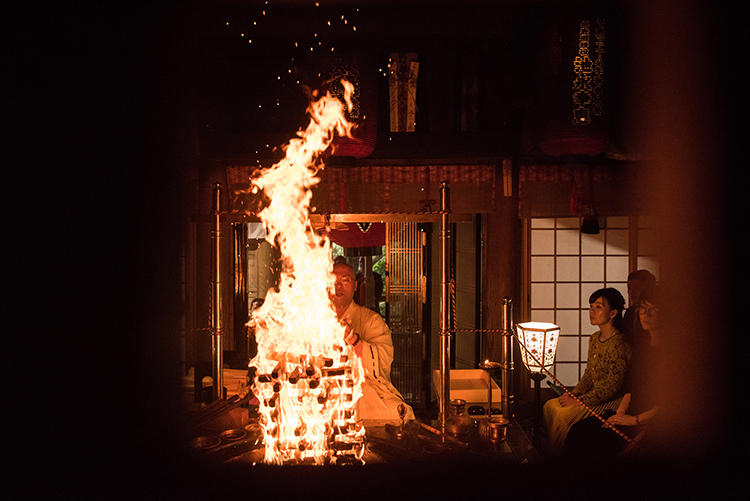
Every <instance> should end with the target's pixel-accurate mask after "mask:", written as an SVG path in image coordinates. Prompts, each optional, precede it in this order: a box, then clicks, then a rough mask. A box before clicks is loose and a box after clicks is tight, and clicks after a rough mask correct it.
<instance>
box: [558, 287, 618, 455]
mask: <svg viewBox="0 0 750 501" xmlns="http://www.w3.org/2000/svg"><path fill="white" fill-rule="evenodd" d="M589 305H590V306H589V321H590V322H591V325H594V326H597V327H598V328H599V330H597V331H596V332H595V333H594V334H592V335H591V337H590V338H589V355H588V361H587V364H586V370H585V371H584V373H583V376H582V377H581V380H580V381H579V382H578V384H577V385H576V386H575V388H573V390H572V391H571V393H573V395H575V396H576V397H577V398H578V399H579V400H580V401H581V402H583V403H584V404H585V405H586V406H588V407H591V408H592V409H593V410H594V411H595V412H597V413H601V412H603V411H604V410H605V409H613V410H614V409H615V408H617V405H618V403H619V398H620V397H621V396H622V390H623V385H624V382H625V374H626V371H627V368H628V364H629V362H630V346H629V345H628V344H627V343H626V342H625V338H624V336H623V334H622V331H621V330H620V329H621V326H622V312H623V309H624V307H625V299H624V298H623V297H622V294H620V292H619V291H618V290H617V289H613V288H611V287H608V288H605V289H599V290H597V291H595V292H594V293H593V294H591V297H589ZM589 415H590V411H589V410H588V409H587V408H586V407H584V406H582V405H581V404H580V403H579V402H578V401H577V400H576V399H574V398H573V397H571V396H570V395H568V394H567V393H565V394H563V395H562V396H560V397H559V398H553V399H550V400H548V401H547V402H546V403H545V404H544V421H545V425H546V428H547V446H548V452H549V453H551V454H556V453H558V452H560V450H561V448H562V446H563V443H564V442H565V437H566V435H567V434H568V431H569V430H570V428H571V426H573V425H574V424H575V423H577V422H578V421H580V420H581V419H584V418H586V417H587V416H589Z"/></svg>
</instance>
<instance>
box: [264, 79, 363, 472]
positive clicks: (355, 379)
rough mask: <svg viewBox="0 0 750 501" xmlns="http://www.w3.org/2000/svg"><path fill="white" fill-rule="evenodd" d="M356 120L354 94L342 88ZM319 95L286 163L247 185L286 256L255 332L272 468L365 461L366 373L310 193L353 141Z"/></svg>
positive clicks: (339, 113)
mask: <svg viewBox="0 0 750 501" xmlns="http://www.w3.org/2000/svg"><path fill="white" fill-rule="evenodd" d="M341 83H342V84H343V86H344V90H345V101H346V105H347V107H348V110H351V106H352V103H351V95H352V91H353V88H354V87H353V85H352V84H350V83H349V82H347V81H344V80H342V81H341ZM317 97H318V93H317V92H316V93H315V94H314V95H313V98H314V99H313V100H312V101H311V103H310V105H309V106H308V108H307V112H308V114H309V115H310V122H309V124H308V126H307V128H306V129H304V130H300V131H298V133H297V136H298V137H296V138H293V139H292V140H290V142H289V144H288V145H286V146H285V147H284V151H285V156H284V158H283V159H282V160H280V161H279V162H278V163H276V164H275V165H273V166H272V167H270V168H267V169H264V170H262V171H260V172H259V173H258V174H256V176H255V177H254V178H253V179H252V180H251V182H252V186H253V188H252V189H253V191H254V192H257V191H258V190H262V191H263V193H264V194H265V196H266V198H267V199H268V204H267V206H266V207H265V208H264V209H263V210H262V211H261V212H260V213H259V214H258V216H259V217H260V219H261V220H262V221H263V222H264V223H265V225H266V229H267V237H266V238H267V240H268V241H269V242H270V243H272V244H274V245H277V246H278V247H279V250H280V252H281V256H282V266H283V269H282V271H281V278H280V283H279V288H278V290H269V292H268V294H267V296H266V299H265V302H264V303H263V306H262V307H261V308H259V309H258V310H256V311H255V312H254V314H253V319H252V320H251V321H250V324H251V325H252V326H253V327H254V328H255V334H256V339H257V343H258V354H257V356H256V357H255V358H253V359H252V360H251V361H250V367H251V368H254V370H255V380H254V385H255V386H254V387H255V393H256V395H257V397H258V400H259V401H260V407H259V411H260V415H261V424H262V425H263V429H264V443H265V459H264V461H265V462H266V463H275V464H286V463H308V462H309V463H314V464H325V463H336V462H341V461H342V459H357V460H361V459H362V455H363V453H364V433H365V430H364V428H363V427H362V426H361V425H360V424H358V423H357V410H356V404H357V401H358V400H359V398H360V396H361V394H362V380H363V379H364V369H363V368H362V364H361V362H360V360H359V358H358V357H357V356H356V354H355V352H354V349H353V348H352V347H351V346H349V345H347V344H345V343H344V327H343V326H342V325H341V324H340V323H339V321H338V319H337V317H336V313H335V310H334V309H333V306H332V304H331V302H330V299H329V296H328V293H329V291H332V290H333V287H334V275H333V272H332V269H333V261H332V258H331V242H330V240H329V239H328V237H327V236H325V235H323V236H321V235H319V234H317V233H316V232H315V231H314V230H313V227H312V225H311V222H310V218H309V207H310V201H311V198H312V191H311V187H312V186H314V185H315V184H316V183H317V182H318V181H319V178H318V177H317V175H318V173H319V171H320V170H321V169H323V168H324V165H323V162H322V160H321V158H320V156H321V154H322V153H323V152H324V151H325V150H326V149H327V148H328V147H329V146H330V144H331V142H332V141H333V138H334V134H339V135H346V136H351V128H352V124H351V123H349V122H348V121H347V120H346V118H345V108H344V104H343V103H342V102H341V101H340V100H339V99H337V98H335V97H332V96H331V95H330V93H326V94H325V95H324V96H323V97H320V98H318V99H316V98H317Z"/></svg>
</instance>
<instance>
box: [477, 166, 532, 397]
mask: <svg viewBox="0 0 750 501" xmlns="http://www.w3.org/2000/svg"><path fill="white" fill-rule="evenodd" d="M503 163H504V165H505V169H506V172H508V169H511V168H512V171H511V172H512V175H511V176H507V175H506V176H503V172H502V170H503V166H502V165H499V166H498V175H497V176H496V177H495V179H496V180H497V181H496V182H497V183H498V186H497V187H496V188H497V189H496V190H495V193H497V194H498V195H497V196H498V198H497V200H496V204H495V206H496V209H495V212H493V213H488V214H482V241H481V245H482V323H483V328H484V329H498V330H499V329H501V328H502V325H501V310H500V307H501V303H502V299H503V297H505V296H507V297H510V298H511V299H512V301H513V305H514V309H515V311H514V312H513V319H514V321H517V320H518V319H519V316H520V315H521V314H522V312H521V311H519V309H520V305H521V291H522V290H523V288H522V287H521V285H522V284H521V279H522V273H521V270H522V269H523V255H522V225H521V219H520V218H519V216H518V189H517V180H518V169H517V168H516V167H515V166H512V165H511V163H510V161H509V160H507V161H505V162H503ZM501 343H502V340H501V336H500V334H499V333H490V334H485V335H483V336H482V343H481V345H482V353H481V357H480V358H481V359H482V360H485V359H489V360H492V361H500V357H501V353H502V351H501V350H502V344H501ZM514 351H515V352H516V353H515V355H516V356H515V361H516V364H515V371H514V374H513V381H512V387H513V388H514V389H515V392H516V399H518V398H522V397H523V396H524V395H519V390H521V389H522V387H523V386H524V385H519V384H518V381H519V372H520V371H522V370H524V369H523V367H521V366H522V365H523V364H520V363H519V362H520V354H519V353H518V348H517V347H515V348H514ZM520 380H521V381H523V380H526V378H525V377H521V378H520Z"/></svg>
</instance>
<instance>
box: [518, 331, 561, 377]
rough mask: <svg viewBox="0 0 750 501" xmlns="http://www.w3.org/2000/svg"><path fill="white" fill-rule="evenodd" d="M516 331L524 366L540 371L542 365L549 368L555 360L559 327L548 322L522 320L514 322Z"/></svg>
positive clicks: (530, 369) (532, 370)
mask: <svg viewBox="0 0 750 501" xmlns="http://www.w3.org/2000/svg"><path fill="white" fill-rule="evenodd" d="M516 331H517V333H518V340H519V341H520V342H521V344H522V347H521V359H522V360H523V363H524V365H525V366H526V368H527V369H529V371H531V372H542V366H543V367H544V369H546V370H550V369H551V368H552V364H553V363H554V362H555V351H556V350H557V340H558V338H559V337H560V327H559V326H557V325H555V324H552V323H549V322H524V323H520V324H516ZM523 347H526V349H524V348H523ZM527 350H528V352H527ZM535 359H536V360H535ZM540 363H541V365H540Z"/></svg>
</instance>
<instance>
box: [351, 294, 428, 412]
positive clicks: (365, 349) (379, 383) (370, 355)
mask: <svg viewBox="0 0 750 501" xmlns="http://www.w3.org/2000/svg"><path fill="white" fill-rule="evenodd" d="M342 320H343V321H345V322H348V323H349V325H351V327H352V329H354V332H356V333H357V334H359V337H360V342H361V343H362V367H364V369H365V381H364V382H363V384H362V397H361V398H360V399H359V402H358V403H357V408H358V411H359V417H360V419H362V420H363V421H365V425H367V424H368V423H367V422H368V421H369V422H370V424H376V425H380V424H384V423H386V422H388V423H393V424H399V423H400V422H401V418H399V416H398V404H401V403H403V404H404V406H405V407H406V416H405V417H404V420H405V421H409V420H411V419H414V411H413V409H412V408H411V406H409V404H407V403H406V402H405V401H404V398H403V397H402V396H401V393H399V391H398V390H397V389H396V387H395V386H393V384H392V383H391V364H392V363H393V340H392V339H391V330H390V329H389V328H388V325H386V323H385V321H383V317H381V316H380V315H378V314H377V313H375V312H374V311H372V310H370V309H368V308H364V307H362V306H360V305H358V304H357V303H355V302H354V301H352V303H351V304H350V305H349V307H348V308H347V309H346V311H345V312H344V314H343V316H342Z"/></svg>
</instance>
